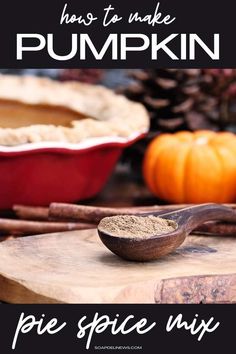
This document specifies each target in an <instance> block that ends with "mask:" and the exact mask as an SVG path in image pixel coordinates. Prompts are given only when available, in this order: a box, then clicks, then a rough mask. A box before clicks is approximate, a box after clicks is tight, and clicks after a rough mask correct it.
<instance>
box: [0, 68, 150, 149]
mask: <svg viewBox="0 0 236 354" xmlns="http://www.w3.org/2000/svg"><path fill="white" fill-rule="evenodd" d="M148 128H149V117H148V114H147V111H146V109H145V108H144V107H143V106H142V105H141V104H139V103H135V102H131V101H129V100H128V99H126V98H125V97H124V96H122V95H118V94H115V93H114V92H113V91H111V90H109V89H107V88H105V87H102V86H95V85H88V84H82V83H78V82H64V83H61V82H58V81H54V80H51V79H47V78H37V77H31V76H24V77H21V76H10V75H0V145H5V146H15V145H20V144H26V143H36V142H44V141H50V142H51V141H52V142H68V143H72V144H73V143H75V144H76V143H80V142H81V141H83V140H85V139H88V138H93V137H125V138H128V137H129V136H130V135H131V134H133V133H144V132H146V131H147V130H148Z"/></svg>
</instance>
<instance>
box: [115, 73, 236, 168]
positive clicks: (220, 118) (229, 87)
mask: <svg viewBox="0 0 236 354" xmlns="http://www.w3.org/2000/svg"><path fill="white" fill-rule="evenodd" d="M131 77H132V78H133V79H134V82H133V83H132V84H131V85H129V86H128V87H124V88H120V89H119V90H118V92H119V93H123V94H125V95H126V96H127V97H128V98H129V99H131V100H134V101H138V102H141V103H143V104H144V106H145V107H146V108H147V110H148V111H149V113H150V120H151V128H150V132H149V134H148V136H147V138H145V139H143V140H141V141H139V142H137V143H136V144H135V145H133V146H132V147H130V148H128V149H127V150H126V151H125V153H124V160H125V161H129V162H130V163H131V165H132V167H133V169H134V170H135V172H136V173H138V174H139V175H141V170H140V167H141V162H142V157H143V154H144V151H145V149H146V146H147V144H148V142H149V141H150V140H151V139H152V138H153V137H154V136H156V135H157V134H159V133H161V132H175V131H179V130H191V131H194V130H198V129H211V130H224V129H226V128H227V126H228V125H229V124H232V123H236V69H144V70H138V71H137V70H136V71H133V72H131Z"/></svg>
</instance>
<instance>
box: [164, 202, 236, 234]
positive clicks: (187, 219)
mask: <svg viewBox="0 0 236 354" xmlns="http://www.w3.org/2000/svg"><path fill="white" fill-rule="evenodd" d="M168 214H169V216H170V219H172V220H175V221H176V222H177V223H178V224H179V226H182V227H184V228H185V230H186V231H188V232H190V231H192V230H193V229H195V228H196V227H198V226H199V225H201V224H203V223H204V222H206V221H211V220H221V221H228V222H236V211H235V210H233V209H231V208H229V207H226V206H224V205H221V204H213V203H212V204H201V205H196V206H193V207H189V208H185V209H181V210H178V211H176V212H172V213H166V214H163V215H161V217H165V218H166V219H167V218H168Z"/></svg>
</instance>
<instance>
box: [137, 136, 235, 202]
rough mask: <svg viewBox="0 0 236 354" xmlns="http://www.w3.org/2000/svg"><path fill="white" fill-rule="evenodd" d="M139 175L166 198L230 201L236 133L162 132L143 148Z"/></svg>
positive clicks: (232, 198)
mask: <svg viewBox="0 0 236 354" xmlns="http://www.w3.org/2000/svg"><path fill="white" fill-rule="evenodd" d="M143 175H144V179H145V181H146V183H147V185H148V187H149V189H150V190H151V191H152V192H153V193H154V194H155V195H156V196H158V197H159V198H161V199H163V200H166V201H168V202H172V203H205V202H216V203H230V202H233V201H235V200H236V136H235V135H234V134H233V133H228V132H222V133H216V132H212V131H197V132H194V133H191V132H187V131H182V132H178V133H175V134H162V135H160V136H158V137H157V138H155V139H154V140H153V141H152V142H151V144H150V145H149V146H148V148H147V151H146V154H145V157H144V163H143Z"/></svg>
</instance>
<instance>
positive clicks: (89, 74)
mask: <svg viewBox="0 0 236 354" xmlns="http://www.w3.org/2000/svg"><path fill="white" fill-rule="evenodd" d="M102 76H103V70H102V69H63V70H62V71H61V74H60V76H59V79H60V80H61V81H80V82H85V83H88V84H96V83H98V82H99V81H101V79H102Z"/></svg>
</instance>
